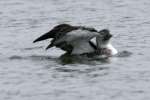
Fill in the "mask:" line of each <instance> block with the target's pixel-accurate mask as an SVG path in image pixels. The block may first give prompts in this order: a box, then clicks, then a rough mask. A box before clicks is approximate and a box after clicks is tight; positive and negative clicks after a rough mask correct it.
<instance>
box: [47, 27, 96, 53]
mask: <svg viewBox="0 0 150 100" xmlns="http://www.w3.org/2000/svg"><path fill="white" fill-rule="evenodd" d="M98 35H99V33H98V32H91V31H88V30H81V29H78V30H74V31H71V32H69V33H67V34H66V35H65V36H63V37H62V38H60V39H56V40H53V41H52V42H51V44H50V45H49V46H48V48H49V47H52V46H56V47H58V48H61V49H63V50H64V48H65V51H67V52H68V51H69V52H71V54H82V53H89V52H93V51H94V50H95V49H94V48H93V46H91V44H90V43H89V42H90V40H91V39H92V38H94V37H96V36H98ZM70 48H71V50H70ZM68 49H69V50H68Z"/></svg>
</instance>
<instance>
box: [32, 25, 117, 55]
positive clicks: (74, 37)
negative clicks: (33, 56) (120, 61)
mask: <svg viewBox="0 0 150 100" xmlns="http://www.w3.org/2000/svg"><path fill="white" fill-rule="evenodd" d="M111 37H112V35H111V34H110V32H109V30H108V29H103V30H100V31H97V30H96V29H95V28H91V27H85V26H72V25H70V24H59V25H56V26H55V27H54V28H52V29H51V30H50V31H48V32H47V33H45V34H43V35H42V36H40V37H38V38H37V39H35V40H34V41H33V43H35V42H39V41H43V40H46V39H49V38H51V39H52V40H51V42H50V44H49V45H48V46H47V47H46V50H47V49H49V48H51V47H54V46H55V47H57V48H60V49H62V50H64V51H66V53H67V54H69V55H107V56H112V55H114V54H116V53H117V50H116V49H115V48H114V47H113V46H112V45H111V44H110V38H111Z"/></svg>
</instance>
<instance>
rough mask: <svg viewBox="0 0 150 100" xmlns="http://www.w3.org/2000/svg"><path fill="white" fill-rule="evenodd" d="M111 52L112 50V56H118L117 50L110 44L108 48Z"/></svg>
mask: <svg viewBox="0 0 150 100" xmlns="http://www.w3.org/2000/svg"><path fill="white" fill-rule="evenodd" d="M106 48H108V49H109V50H111V55H112V56H113V55H116V54H117V53H118V51H117V49H115V48H114V47H113V46H112V45H111V44H110V43H109V44H108V45H107V46H106Z"/></svg>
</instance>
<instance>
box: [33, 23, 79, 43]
mask: <svg viewBox="0 0 150 100" xmlns="http://www.w3.org/2000/svg"><path fill="white" fill-rule="evenodd" d="M76 28H77V27H72V26H71V25H69V24H60V25H57V26H55V27H54V28H53V29H52V30H50V31H49V32H47V33H45V34H44V35H42V36H40V37H39V38H37V39H35V40H34V41H33V43H35V42H39V41H42V40H46V39H49V38H60V37H61V36H63V35H65V34H66V33H67V32H70V31H72V30H75V29H76Z"/></svg>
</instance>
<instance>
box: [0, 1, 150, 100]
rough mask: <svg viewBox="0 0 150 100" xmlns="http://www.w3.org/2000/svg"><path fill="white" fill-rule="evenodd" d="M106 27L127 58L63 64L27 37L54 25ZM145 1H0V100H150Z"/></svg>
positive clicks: (55, 52) (149, 23)
mask: <svg viewBox="0 0 150 100" xmlns="http://www.w3.org/2000/svg"><path fill="white" fill-rule="evenodd" d="M60 23H69V24H72V25H83V26H90V27H95V28H96V29H98V30H101V29H103V28H108V29H110V31H111V33H112V34H113V35H114V37H113V38H112V44H113V45H114V46H115V47H116V48H117V49H118V50H119V51H128V52H131V53H132V55H130V56H127V57H112V58H110V59H109V60H107V61H100V60H92V61H90V60H87V61H86V60H85V61H83V62H80V63H79V62H78V63H73V64H66V65H62V64H61V63H60V60H59V56H60V55H62V54H63V53H64V52H63V51H61V50H59V49H57V48H52V49H49V50H48V51H45V50H44V48H45V47H46V46H47V44H48V42H49V41H43V42H39V43H36V44H33V43H32V41H33V40H34V39H36V38H37V37H39V36H40V35H42V34H44V33H45V32H47V31H49V30H50V29H51V28H52V27H54V26H55V25H58V24H60ZM149 29H150V0H0V100H150V66H149V65H150V62H149V61H150V49H149V48H150V30H149Z"/></svg>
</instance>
